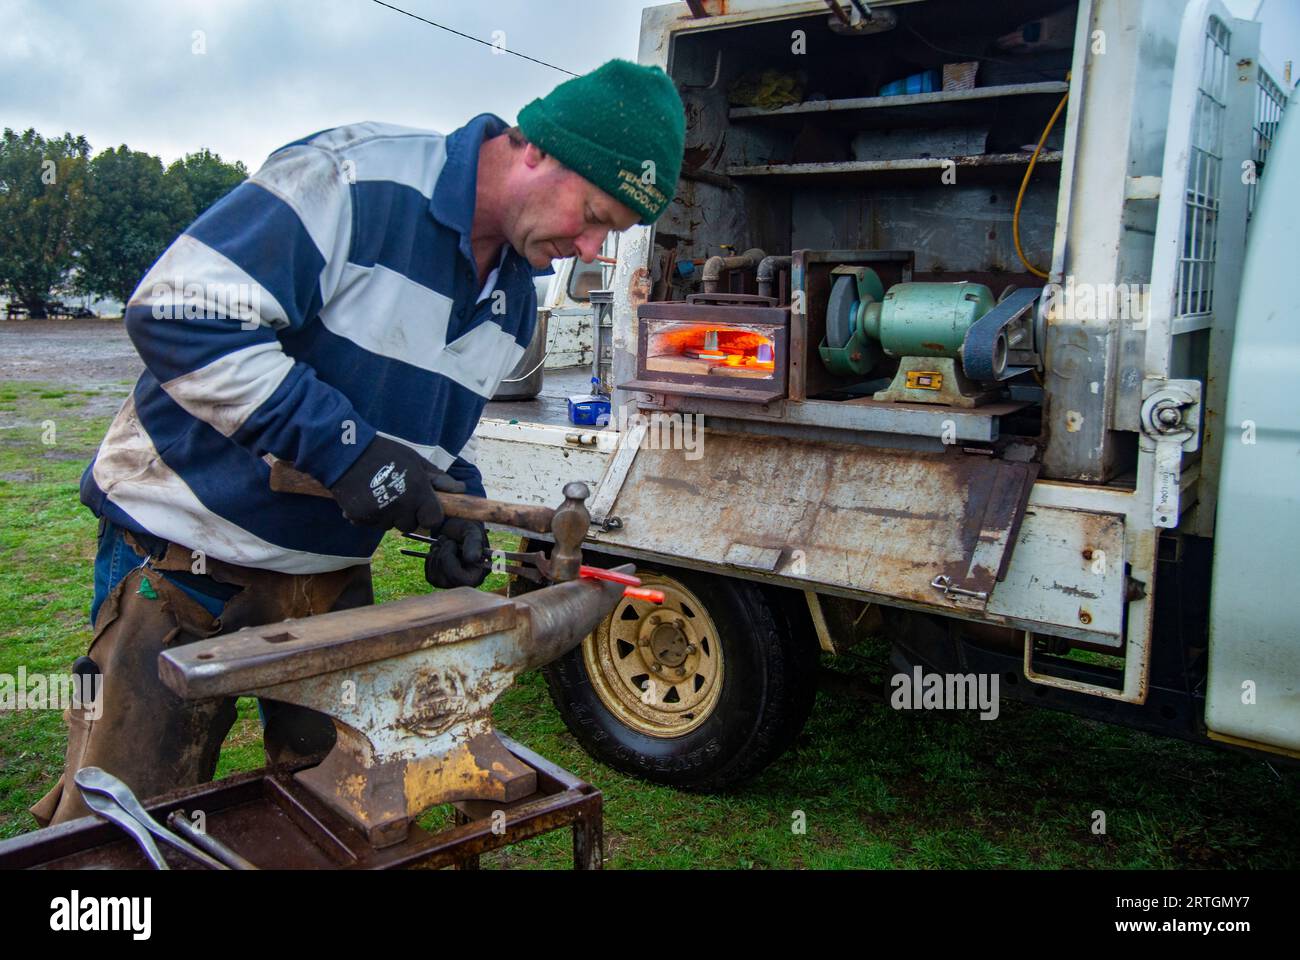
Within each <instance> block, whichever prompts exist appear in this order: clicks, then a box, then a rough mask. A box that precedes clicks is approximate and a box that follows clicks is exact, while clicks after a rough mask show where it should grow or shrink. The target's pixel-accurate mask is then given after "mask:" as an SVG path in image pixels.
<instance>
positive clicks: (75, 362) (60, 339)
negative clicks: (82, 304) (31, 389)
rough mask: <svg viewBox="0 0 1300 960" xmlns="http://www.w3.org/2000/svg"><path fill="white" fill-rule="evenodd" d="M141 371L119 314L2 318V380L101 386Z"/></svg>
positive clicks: (0, 374)
mask: <svg viewBox="0 0 1300 960" xmlns="http://www.w3.org/2000/svg"><path fill="white" fill-rule="evenodd" d="M142 370H144V364H143V363H142V362H141V360H140V355H139V354H137V353H136V352H135V347H133V346H132V345H131V341H130V339H129V338H128V337H127V335H126V329H125V328H124V327H123V326H122V321H121V320H120V319H115V320H0V381H3V380H43V381H48V382H52V383H76V384H80V385H84V386H86V387H101V386H106V385H108V384H120V383H121V381H123V380H130V381H134V380H135V378H136V377H138V376H139V375H140V373H141V371H142Z"/></svg>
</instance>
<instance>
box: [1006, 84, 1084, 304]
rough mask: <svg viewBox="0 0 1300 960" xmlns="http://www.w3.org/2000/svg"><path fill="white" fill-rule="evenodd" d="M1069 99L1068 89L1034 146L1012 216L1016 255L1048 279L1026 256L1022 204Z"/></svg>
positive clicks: (1035, 274)
mask: <svg viewBox="0 0 1300 960" xmlns="http://www.w3.org/2000/svg"><path fill="white" fill-rule="evenodd" d="M1065 79H1066V81H1067V82H1068V81H1069V79H1070V75H1069V74H1068V73H1067V74H1066V75H1065ZM1069 99H1070V91H1068V90H1067V91H1065V96H1063V97H1061V102H1060V103H1058V104H1057V105H1056V109H1055V110H1054V111H1052V119H1050V120H1048V121H1047V126H1046V127H1044V128H1043V135H1042V136H1041V137H1039V138H1038V146H1036V147H1034V155H1033V156H1032V157H1030V158H1029V166H1027V167H1026V168H1025V178H1024V179H1023V180H1021V181H1020V192H1019V193H1018V194H1016V210H1015V213H1014V214H1012V217H1011V236H1012V239H1014V240H1015V242H1016V256H1018V257H1019V258H1020V262H1021V263H1023V264H1024V265H1025V269H1026V270H1028V271H1029V272H1030V273H1032V274H1033V275H1034V276H1036V277H1038V278H1039V279H1040V280H1046V279H1047V278H1048V275H1047V274H1046V273H1044V272H1043V271H1042V270H1039V269H1038V268H1037V267H1035V266H1034V265H1033V264H1032V263H1030V262H1029V260H1028V259H1027V258H1026V257H1025V251H1024V250H1023V249H1022V248H1021V246H1020V205H1021V203H1023V202H1024V199H1025V190H1026V189H1027V188H1028V187H1029V178H1030V177H1031V176H1033V173H1034V166H1035V165H1036V164H1037V163H1038V155H1039V154H1040V153H1041V152H1042V150H1043V144H1045V143H1046V142H1047V137H1048V134H1050V133H1051V132H1052V128H1053V127H1054V126H1056V120H1057V118H1058V117H1060V115H1061V111H1062V110H1064V109H1065V102H1066V101H1067V100H1069Z"/></svg>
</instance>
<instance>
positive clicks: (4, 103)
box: [0, 0, 1300, 170]
mask: <svg viewBox="0 0 1300 960" xmlns="http://www.w3.org/2000/svg"><path fill="white" fill-rule="evenodd" d="M391 2H393V4H394V5H395V6H399V7H403V8H405V9H408V10H410V11H412V12H415V13H418V14H420V15H421V16H423V17H426V18H428V19H430V20H435V21H438V22H440V23H443V24H445V25H447V26H449V27H453V28H455V29H457V30H460V31H462V32H464V33H468V34H472V35H473V36H477V37H481V38H483V39H485V40H489V41H490V40H491V39H492V38H493V32H494V31H503V33H504V38H503V39H504V44H505V46H507V47H509V48H510V49H512V50H518V51H519V52H521V53H525V54H528V55H529V56H532V57H535V58H537V59H539V60H545V61H548V62H550V63H553V64H555V65H557V66H560V67H564V68H565V69H568V70H572V71H573V72H575V73H585V72H586V71H588V70H591V69H593V68H594V67H596V66H599V65H600V64H601V63H603V62H605V61H606V60H608V59H610V58H611V57H625V58H628V59H635V58H636V51H637V35H638V32H639V30H640V22H641V16H640V11H641V8H642V7H644V6H651V5H653V4H654V3H655V2H657V0H391ZM1257 2H1258V0H1228V3H1229V4H1230V6H1231V7H1232V9H1233V11H1234V12H1235V13H1238V14H1239V15H1240V14H1243V13H1244V14H1249V12H1250V11H1251V10H1253V9H1254V8H1255V5H1256V3H1257ZM1263 19H1264V22H1265V43H1264V46H1265V51H1266V54H1268V55H1269V58H1270V59H1271V61H1272V62H1273V65H1274V66H1275V68H1276V69H1277V70H1278V71H1279V72H1280V71H1281V68H1282V61H1283V60H1284V59H1286V58H1287V57H1290V58H1292V59H1296V60H1300V44H1298V43H1297V40H1298V39H1300V0H1264V8H1263ZM196 31H202V33H201V34H200V35H199V36H198V37H197V38H196V36H195V34H196ZM200 47H201V48H203V49H205V51H206V52H203V53H196V52H194V51H195V50H196V49H198V48H200ZM565 79H567V78H566V76H565V75H564V74H562V73H559V72H557V71H555V70H552V69H549V68H547V67H543V66H539V65H537V64H534V63H529V62H527V61H525V60H521V59H519V58H517V57H513V56H509V55H496V54H493V52H492V50H491V49H490V48H489V47H485V46H481V45H479V44H475V43H472V42H470V41H468V40H465V39H462V38H461V37H457V36H454V35H452V34H450V33H446V32H444V31H442V30H438V29H435V28H434V27H431V26H428V25H426V24H423V23H419V22H418V21H415V20H412V19H410V18H409V17H405V16H402V15H401V14H399V13H396V12H394V11H392V10H388V9H385V8H384V7H381V6H379V5H377V4H376V3H374V2H372V0H0V126H7V127H14V128H17V129H19V130H23V129H26V128H27V127H35V128H36V129H37V130H38V131H40V132H41V133H42V134H44V135H46V136H57V135H59V134H62V133H63V132H64V131H71V132H73V133H80V134H84V135H85V136H86V138H87V139H89V140H90V143H91V146H92V147H93V148H94V150H95V151H96V152H97V151H99V150H101V149H103V148H105V147H110V146H116V145H118V144H120V143H126V144H128V145H130V146H131V147H132V148H134V149H137V150H145V151H147V152H149V153H153V154H157V155H159V156H161V157H162V158H163V160H164V161H168V162H170V161H171V160H174V159H176V158H177V157H179V156H181V155H183V154H185V153H189V152H192V151H194V150H196V149H198V148H199V147H205V146H206V147H209V148H210V149H212V150H215V151H216V152H217V153H219V154H221V155H222V156H223V157H224V158H226V159H227V160H242V161H244V163H245V164H246V165H247V166H248V167H249V169H250V170H255V169H256V168H257V167H259V166H260V165H261V163H262V161H263V160H264V159H265V158H266V156H267V154H269V153H270V152H271V151H272V150H274V149H275V148H276V147H278V146H281V145H282V144H284V143H287V142H289V141H291V140H296V139H298V138H299V137H301V136H304V135H306V134H308V133H314V132H315V131H317V130H321V129H325V128H327V127H333V126H337V125H339V124H342V123H349V122H353V121H357V120H383V121H387V122H390V123H400V124H407V125H410V126H417V127H429V128H432V129H435V130H441V131H443V132H448V131H450V130H453V129H455V128H456V127H458V126H460V125H461V124H463V123H464V122H465V121H466V120H468V119H469V118H470V117H472V116H474V115H475V114H477V113H481V112H483V111H491V112H493V113H496V114H498V115H500V116H502V117H504V118H505V119H507V120H510V121H513V120H514V118H515V115H516V114H517V112H518V110H519V108H520V107H522V106H524V105H525V104H526V103H528V102H529V101H530V100H532V99H533V98H534V97H538V96H542V95H544V94H545V93H546V92H547V91H549V90H550V89H551V88H552V87H554V86H555V85H556V84H557V83H559V82H561V81H563V80H565ZM1279 79H1280V76H1279Z"/></svg>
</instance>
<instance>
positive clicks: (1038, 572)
mask: <svg viewBox="0 0 1300 960" xmlns="http://www.w3.org/2000/svg"><path fill="white" fill-rule="evenodd" d="M1124 563H1125V557H1124V518H1123V517H1121V516H1116V515H1114V514H1109V513H1092V512H1089V511H1086V510H1066V509H1061V508H1057V507H1046V506H1039V505H1037V504H1031V505H1030V506H1029V508H1028V509H1027V510H1026V511H1025V519H1024V523H1023V525H1022V526H1021V529H1020V535H1019V537H1018V538H1017V541H1016V549H1015V553H1014V555H1013V556H1012V558H1011V562H1010V563H1009V564H1008V566H1007V573H1006V578H1005V579H1004V580H1003V581H1002V582H1001V583H999V584H998V585H997V588H996V589H995V590H994V591H993V596H992V597H991V598H990V600H989V604H988V607H987V612H988V613H990V614H996V615H998V616H1000V617H1005V618H1006V619H1007V620H1008V621H1011V622H1013V623H1016V624H1018V625H1021V626H1025V627H1026V628H1028V629H1032V630H1034V632H1036V633H1048V634H1058V635H1061V636H1068V637H1076V638H1078V639H1083V640H1088V641H1090V642H1092V643H1103V644H1104V643H1110V644H1111V645H1113V646H1115V647H1118V646H1120V645H1121V644H1122V643H1123V639H1124V632H1123V631H1124V606H1125V577H1124Z"/></svg>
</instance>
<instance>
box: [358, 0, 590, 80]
mask: <svg viewBox="0 0 1300 960" xmlns="http://www.w3.org/2000/svg"><path fill="white" fill-rule="evenodd" d="M372 2H374V3H377V4H379V5H380V6H381V7H387V8H388V9H389V10H396V11H397V12H398V13H401V14H405V15H406V16H408V17H410V18H411V19H413V20H419V21H420V22H421V23H427V24H428V25H429V26H431V27H437V28H438V29H439V30H446V31H447V32H448V33H454V34H455V35H456V36H458V37H464V38H465V39H466V40H473V41H474V42H475V43H481V44H483V46H485V47H491V48H492V49H493V50H503V51H504V52H506V53H508V54H510V55H511V56H514V57H519V58H521V59H523V60H528V61H530V62H532V63H536V64H540V65H541V66H543V67H550V68H551V69H552V70H559V71H560V73H567V74H568V75H569V76H571V77H576V76H577V74H576V73H574V72H573V71H572V70H565V69H564V68H563V67H557V66H556V65H555V64H553V63H547V62H546V61H545V60H538V59H537V58H536V57H530V56H528V55H527V54H523V53H519V52H518V51H517V50H511V49H509V48H508V47H501V46H498V45H497V44H495V43H488V42H487V41H486V40H480V39H479V38H478V37H473V36H470V35H469V34H468V33H461V32H460V31H459V30H453V29H452V28H451V27H445V26H443V25H442V24H441V23H434V22H433V21H432V20H426V19H425V18H424V17H421V16H419V15H418V14H414V13H412V12H411V11H410V10H403V9H402V8H401V7H395V6H393V5H392V4H391V3H384V0H372Z"/></svg>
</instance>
